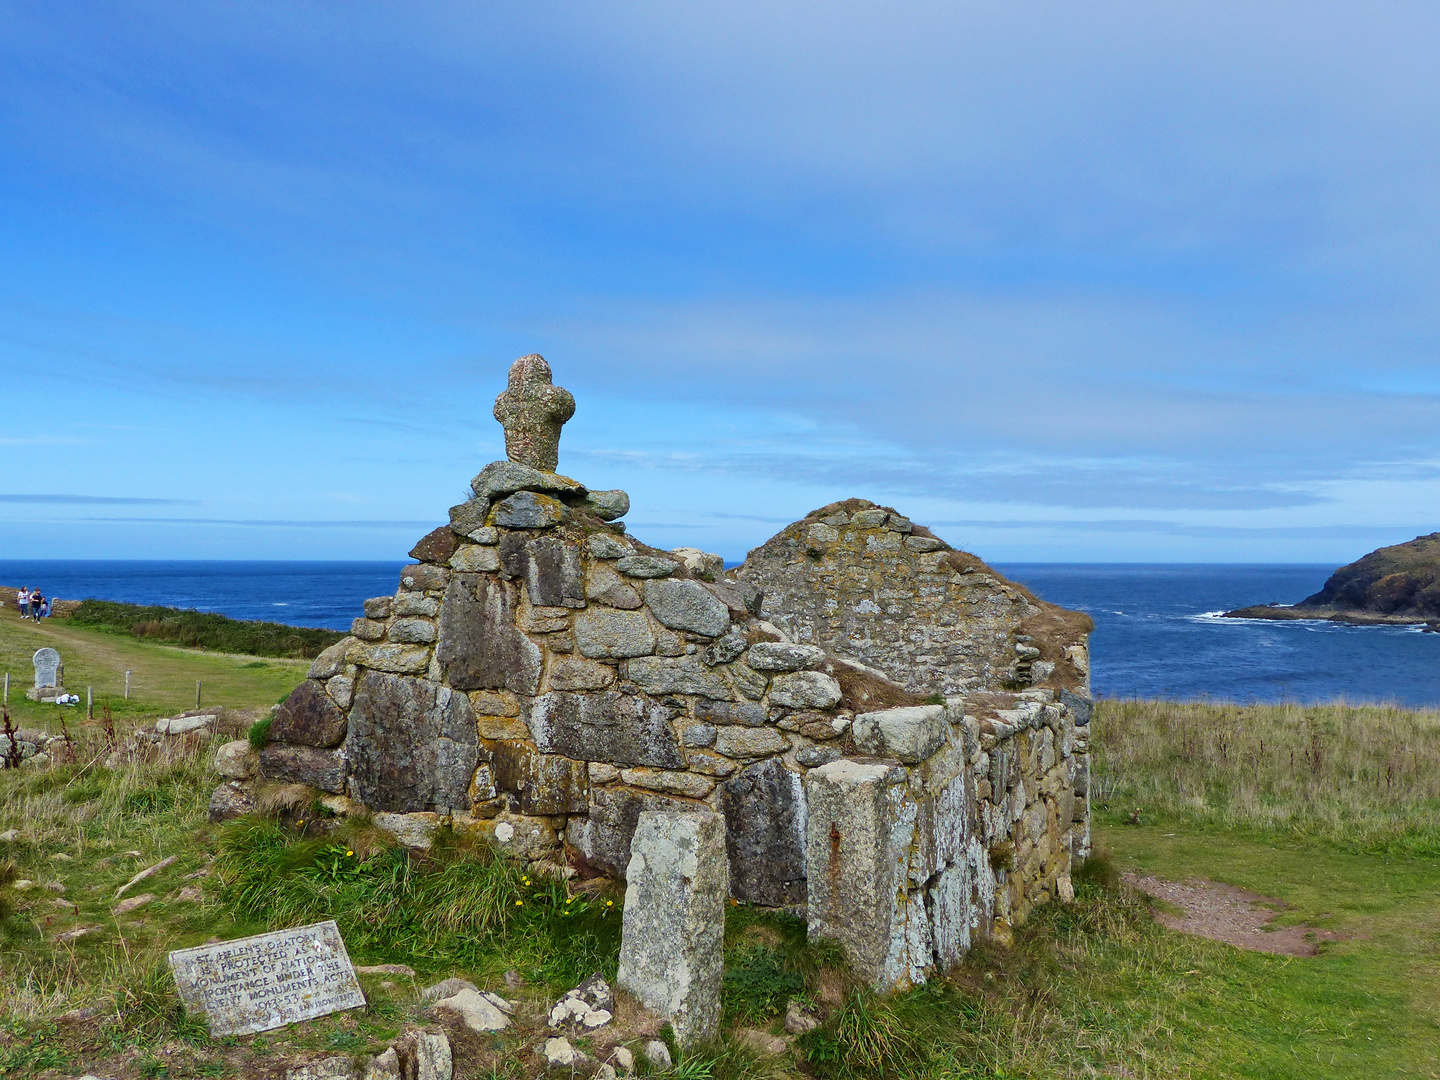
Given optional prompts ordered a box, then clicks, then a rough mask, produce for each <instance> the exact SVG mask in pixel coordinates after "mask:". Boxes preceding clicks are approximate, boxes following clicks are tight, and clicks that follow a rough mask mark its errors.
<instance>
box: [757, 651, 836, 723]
mask: <svg viewBox="0 0 1440 1080" xmlns="http://www.w3.org/2000/svg"><path fill="white" fill-rule="evenodd" d="M754 649H755V647H754V646H752V647H751V651H752V652H753V651H754ZM770 702H771V704H773V705H783V706H785V707H787V708H791V709H829V708H831V707H833V706H835V705H838V704H839V703H840V684H839V683H838V682H836V681H835V679H833V678H832V677H831V676H829V675H826V674H825V673H824V672H822V671H791V672H787V673H786V674H784V675H776V676H775V677H774V678H773V679H771V680H770Z"/></svg>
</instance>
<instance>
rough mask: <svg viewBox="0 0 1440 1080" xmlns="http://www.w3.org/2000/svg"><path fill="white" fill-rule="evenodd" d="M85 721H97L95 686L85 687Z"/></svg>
mask: <svg viewBox="0 0 1440 1080" xmlns="http://www.w3.org/2000/svg"><path fill="white" fill-rule="evenodd" d="M85 719H86V720H94V719H95V688H94V687H93V686H87V687H85Z"/></svg>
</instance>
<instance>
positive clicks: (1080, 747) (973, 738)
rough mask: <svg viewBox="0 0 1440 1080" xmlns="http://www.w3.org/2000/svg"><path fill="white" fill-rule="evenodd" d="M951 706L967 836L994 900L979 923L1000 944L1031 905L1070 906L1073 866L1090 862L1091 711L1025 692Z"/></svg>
mask: <svg viewBox="0 0 1440 1080" xmlns="http://www.w3.org/2000/svg"><path fill="white" fill-rule="evenodd" d="M1057 697H1058V699H1057ZM951 708H952V710H955V709H963V710H964V724H965V727H966V730H967V732H968V733H969V736H970V743H969V748H970V749H969V753H970V773H971V776H972V778H973V781H974V813H975V817H974V828H973V835H974V837H975V840H976V843H977V845H978V847H980V848H982V849H983V850H984V851H985V853H986V858H985V863H984V865H983V866H981V867H980V873H981V876H982V878H984V879H986V881H987V882H988V892H989V895H990V897H991V898H992V899H991V901H990V904H989V906H988V910H986V911H984V912H982V913H981V914H980V917H979V918H980V921H982V922H983V921H985V920H990V922H991V926H992V930H995V931H997V932H998V933H999V935H1000V936H1001V937H1005V936H1007V934H1008V931H1009V930H1010V929H1011V928H1013V927H1015V926H1019V925H1020V924H1022V923H1023V922H1024V921H1025V920H1026V918H1027V917H1028V916H1029V914H1030V912H1031V910H1032V909H1033V908H1035V907H1036V906H1037V905H1039V904H1043V903H1047V902H1049V901H1050V900H1052V899H1055V898H1057V897H1058V898H1060V899H1063V900H1070V899H1072V898H1073V896H1074V891H1073V888H1072V886H1071V883H1070V870H1071V867H1072V865H1073V864H1074V863H1075V862H1078V861H1079V860H1082V859H1084V858H1086V857H1087V856H1088V855H1089V854H1090V798H1089V792H1090V752H1089V750H1090V744H1089V738H1090V727H1089V724H1090V705H1089V702H1088V701H1085V700H1083V699H1080V698H1078V697H1076V696H1075V695H1073V694H1069V693H1062V694H1060V695H1058V696H1057V695H1055V694H1054V693H1053V692H1051V691H1049V690H1030V691H1026V692H1023V693H1021V694H1018V695H1009V694H993V693H977V694H970V695H967V696H965V697H964V698H961V699H955V700H953V701H952V703H951ZM986 892H987V889H986V888H984V887H982V888H981V889H979V890H978V894H979V896H980V899H981V902H982V903H983V902H984V898H985V893H986Z"/></svg>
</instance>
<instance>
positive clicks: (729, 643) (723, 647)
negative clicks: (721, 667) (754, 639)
mask: <svg viewBox="0 0 1440 1080" xmlns="http://www.w3.org/2000/svg"><path fill="white" fill-rule="evenodd" d="M746 645H747V643H746V641H745V635H744V634H739V633H736V632H735V630H734V629H733V628H732V629H731V630H730V632H729V633H728V634H726V635H725V636H724V637H722V638H720V639H719V640H717V641H712V642H711V643H710V644H709V645H707V646H705V649H704V650H703V651H702V652H701V654H700V658H701V659H702V660H704V661H705V663H707V664H709V665H710V666H711V667H714V666H715V665H717V664H728V663H730V661H732V660H737V659H739V658H740V655H741V654H742V653H744V651H745V648H746Z"/></svg>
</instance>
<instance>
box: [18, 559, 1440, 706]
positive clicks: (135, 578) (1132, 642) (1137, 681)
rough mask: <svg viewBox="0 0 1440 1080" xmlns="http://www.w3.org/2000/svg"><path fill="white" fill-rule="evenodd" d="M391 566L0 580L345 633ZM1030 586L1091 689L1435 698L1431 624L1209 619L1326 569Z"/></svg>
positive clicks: (1023, 572) (1102, 569)
mask: <svg viewBox="0 0 1440 1080" xmlns="http://www.w3.org/2000/svg"><path fill="white" fill-rule="evenodd" d="M402 565H404V564H403V563H400V562H66V561H51V562H17V561H0V584H5V585H15V586H18V585H30V586H35V585H38V586H39V587H40V588H41V589H42V590H43V591H44V592H45V593H46V594H47V595H49V596H51V597H61V598H68V599H80V598H84V597H97V598H100V599H104V600H121V601H125V602H127V603H132V604H165V605H168V606H172V607H193V608H199V609H201V610H205V611H218V612H220V613H221V614H224V615H229V616H231V617H233V618H237V619H267V620H270V621H273V622H283V623H290V624H293V625H297V626H325V627H330V628H332V629H337V630H343V629H347V628H348V627H349V625H350V620H351V619H352V618H354V617H355V615H357V614H358V613H359V611H360V603H361V601H363V600H364V599H365V598H366V597H370V596H386V595H389V594H390V593H392V592H394V591H395V586H396V583H397V582H398V580H399V574H400V568H401V566H402ZM996 568H997V569H998V570H1000V571H1001V572H1002V573H1004V574H1006V575H1007V576H1008V577H1011V578H1013V579H1014V580H1016V581H1019V582H1022V583H1024V584H1025V585H1026V586H1028V587H1029V588H1030V589H1031V590H1033V591H1034V592H1035V593H1036V594H1038V595H1039V596H1042V597H1044V598H1045V599H1047V600H1051V601H1053V602H1055V603H1057V604H1061V605H1063V606H1065V607H1069V608H1075V609H1078V610H1080V611H1084V612H1087V613H1089V614H1090V615H1091V616H1093V617H1094V619H1095V633H1094V636H1093V637H1092V638H1091V665H1092V667H1091V681H1092V684H1093V687H1094V690H1095V693H1096V694H1097V695H1101V696H1105V697H1149V698H1169V699H1173V700H1193V699H1210V700H1215V701H1237V702H1251V701H1280V700H1294V701H1302V702H1312V701H1331V700H1335V699H1337V698H1345V699H1347V700H1350V701H1397V702H1401V703H1403V704H1408V705H1425V706H1440V634H1427V633H1423V632H1422V631H1420V630H1419V629H1418V628H1408V627H1370V626H1339V625H1335V624H1331V623H1310V622H1305V623H1276V622H1262V621H1251V620H1235V619H1221V618H1218V617H1217V616H1218V613H1219V612H1221V611H1226V610H1230V609H1232V608H1237V607H1243V606H1246V605H1248V604H1264V603H1269V602H1271V601H1277V602H1280V603H1294V602H1295V601H1297V600H1300V599H1303V598H1304V597H1306V596H1309V595H1310V594H1312V593H1314V592H1316V591H1317V590H1319V588H1320V586H1321V585H1322V584H1323V583H1324V581H1325V579H1326V577H1328V576H1329V575H1330V573H1331V571H1332V570H1333V569H1334V568H1333V567H1331V566H1276V565H1255V566H1245V565H1174V566H1167V565H1115V564H1098V565H1078V564H1059V563H1026V564H1004V565H997V567H996Z"/></svg>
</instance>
